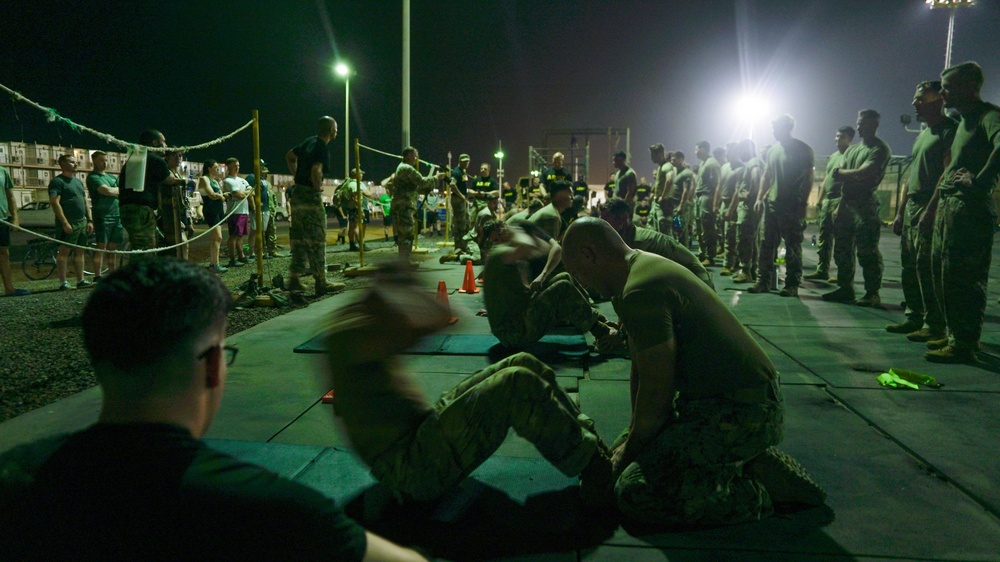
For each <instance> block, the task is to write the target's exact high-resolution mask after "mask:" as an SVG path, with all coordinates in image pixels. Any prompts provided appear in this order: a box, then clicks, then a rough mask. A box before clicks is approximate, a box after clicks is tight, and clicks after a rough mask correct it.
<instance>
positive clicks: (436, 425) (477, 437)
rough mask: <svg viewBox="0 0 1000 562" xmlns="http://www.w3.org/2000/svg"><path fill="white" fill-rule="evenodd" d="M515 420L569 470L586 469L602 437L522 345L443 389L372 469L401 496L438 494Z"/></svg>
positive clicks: (495, 443) (470, 468) (524, 433)
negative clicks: (421, 417)
mask: <svg viewBox="0 0 1000 562" xmlns="http://www.w3.org/2000/svg"><path fill="white" fill-rule="evenodd" d="M511 428H513V429H514V431H515V432H516V433H517V434H518V435H520V436H521V437H523V438H524V439H527V440H528V441H530V442H531V443H532V444H533V445H535V447H536V448H537V449H538V452H539V453H541V454H542V456H543V457H545V459H546V460H548V461H549V462H551V463H552V464H553V465H554V466H555V467H556V468H557V469H558V470H559V471H560V472H562V473H563V474H565V475H567V476H575V475H577V474H580V472H581V471H582V470H583V469H584V468H585V467H586V466H587V464H588V463H589V462H590V458H591V457H592V456H593V454H594V452H595V451H596V450H597V447H598V443H599V442H600V440H599V438H598V437H597V433H596V432H595V431H594V422H593V421H592V420H590V418H588V417H587V416H585V415H584V414H582V413H581V412H580V408H579V407H577V406H576V404H574V403H573V401H572V400H571V399H570V398H569V396H567V395H566V393H565V392H564V391H563V390H562V389H561V388H559V385H558V383H557V382H556V377H555V372H553V370H552V369H551V368H550V367H549V366H548V365H546V364H544V363H542V362H541V361H539V360H538V359H536V358H535V357H534V356H532V355H529V354H527V353H519V354H517V355H513V356H511V357H508V358H507V359H504V360H503V361H501V362H499V363H496V364H494V365H491V366H489V367H487V368H486V369H483V370H482V371H479V372H478V373H476V374H474V375H472V376H470V377H469V378H467V379H465V380H464V381H462V382H461V383H459V384H458V386H456V387H455V388H453V389H451V390H449V391H447V392H445V393H444V394H443V395H441V398H440V399H439V400H438V401H437V402H436V403H435V404H434V405H433V407H432V410H431V412H430V413H429V414H428V416H427V418H426V419H425V420H424V421H423V423H421V424H420V425H419V426H418V427H417V428H415V429H414V430H413V432H412V433H410V434H409V435H408V436H406V437H405V438H403V439H400V440H399V441H398V442H397V443H396V444H395V445H393V446H392V447H390V448H389V449H388V450H386V451H384V452H382V453H381V454H379V455H378V456H377V457H376V458H375V459H373V460H372V461H371V462H370V465H371V471H372V474H373V475H374V476H375V478H377V479H378V480H379V482H381V483H382V485H384V486H386V487H387V488H388V489H389V490H391V491H392V492H393V493H394V494H395V495H396V497H397V498H400V499H413V500H418V501H429V500H434V499H437V498H440V497H441V496H442V495H443V494H444V493H445V492H447V491H448V490H449V489H451V488H453V487H455V486H456V485H458V484H459V483H460V482H461V481H462V480H463V479H465V477H466V476H468V475H469V474H470V473H472V471H473V470H475V469H476V467H478V466H479V465H480V464H482V463H483V462H484V461H485V460H486V459H488V458H489V457H490V455H492V454H493V453H494V452H495V451H496V450H497V448H499V447H500V445H501V444H502V443H503V442H504V440H505V439H506V438H507V434H508V431H509V430H510V429H511Z"/></svg>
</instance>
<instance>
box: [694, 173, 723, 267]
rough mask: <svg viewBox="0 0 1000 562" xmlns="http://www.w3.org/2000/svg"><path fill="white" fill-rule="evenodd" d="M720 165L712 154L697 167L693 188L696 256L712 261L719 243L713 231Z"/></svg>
mask: <svg viewBox="0 0 1000 562" xmlns="http://www.w3.org/2000/svg"><path fill="white" fill-rule="evenodd" d="M719 175H720V166H719V161H718V160H716V159H715V157H713V156H709V157H708V159H707V160H705V161H704V162H702V163H701V167H700V168H698V186H697V187H696V188H695V197H696V202H695V213H696V215H697V221H698V225H697V231H698V251H699V254H698V257H700V258H701V259H703V260H709V261H714V260H715V250H716V247H717V245H718V243H719V240H718V238H717V233H716V231H715V212H714V209H713V207H714V205H715V191H716V190H717V189H719Z"/></svg>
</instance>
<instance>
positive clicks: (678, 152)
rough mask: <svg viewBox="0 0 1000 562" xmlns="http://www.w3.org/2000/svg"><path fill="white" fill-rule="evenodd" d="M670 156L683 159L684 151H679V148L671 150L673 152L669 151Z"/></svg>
mask: <svg viewBox="0 0 1000 562" xmlns="http://www.w3.org/2000/svg"><path fill="white" fill-rule="evenodd" d="M670 157H671V158H680V159H681V160H683V159H684V153H683V152H681V151H680V150H675V151H673V152H671V153H670Z"/></svg>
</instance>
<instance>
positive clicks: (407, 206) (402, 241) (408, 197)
mask: <svg viewBox="0 0 1000 562" xmlns="http://www.w3.org/2000/svg"><path fill="white" fill-rule="evenodd" d="M419 165H420V153H419V152H417V149H416V148H414V147H412V146H408V147H406V148H404V149H403V161H402V162H400V163H399V166H397V167H396V178H395V180H394V181H393V191H392V215H393V222H394V223H395V225H396V234H397V235H398V236H399V257H400V258H402V259H403V260H404V261H409V259H410V252H411V251H412V250H413V229H414V222H415V220H416V217H415V216H414V213H415V211H416V206H417V193H418V192H420V193H427V192H429V191H430V190H432V189H434V187H435V186H437V182H438V181H439V180H442V179H444V178H446V177H448V173H447V172H438V173H437V174H435V175H432V176H426V177H425V176H422V175H420V172H419V171H417V166H419ZM488 171H489V170H488V169H487V172H488ZM470 193H471V190H470Z"/></svg>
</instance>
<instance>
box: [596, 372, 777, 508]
mask: <svg viewBox="0 0 1000 562" xmlns="http://www.w3.org/2000/svg"><path fill="white" fill-rule="evenodd" d="M783 410H784V407H783V401H782V399H781V392H780V390H779V389H778V387H777V382H773V383H771V384H768V385H766V386H764V387H758V388H752V389H746V390H739V391H736V392H732V393H729V394H726V395H721V396H716V397H711V398H701V399H697V400H685V399H684V397H683V396H681V397H679V398H678V399H677V401H676V418H675V419H674V420H673V421H671V422H669V423H668V424H667V425H666V426H665V427H664V429H663V430H662V431H661V432H660V434H659V435H658V436H656V437H655V438H654V439H653V440H652V441H651V442H650V444H649V445H647V446H646V447H645V448H644V449H643V450H642V452H640V453H639V456H638V458H637V459H636V460H635V462H633V463H631V464H629V465H628V466H627V467H625V470H624V471H623V472H622V474H621V476H620V477H619V478H618V481H617V482H616V484H615V495H616V496H617V498H618V507H619V509H621V511H622V513H623V514H624V515H625V516H627V517H629V518H630V519H632V520H634V521H637V522H640V523H645V524H652V525H658V526H661V525H670V524H697V525H722V524H735V523H743V522H747V521H757V520H759V519H763V518H765V517H768V516H769V515H771V513H772V512H773V507H772V505H771V498H770V496H769V495H768V493H767V491H766V490H765V489H764V487H763V486H762V485H761V484H760V483H759V482H757V481H756V480H754V479H752V478H748V477H746V476H744V475H743V466H744V465H745V464H746V462H747V461H748V460H750V459H752V458H753V457H755V456H757V455H759V454H760V453H763V452H764V451H765V450H766V449H767V448H768V447H770V446H773V445H776V444H778V443H779V442H781V439H782V436H783V430H782V422H783V417H784V415H783ZM624 437H625V435H623V436H622V437H620V438H619V440H618V442H619V443H620V442H623V441H624ZM616 445H617V443H616ZM614 447H615V445H612V448H614Z"/></svg>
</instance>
